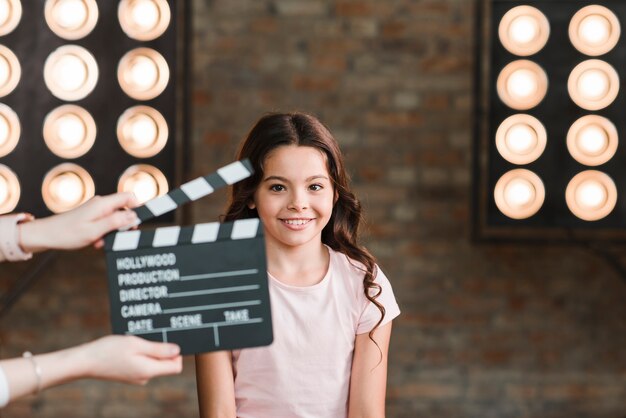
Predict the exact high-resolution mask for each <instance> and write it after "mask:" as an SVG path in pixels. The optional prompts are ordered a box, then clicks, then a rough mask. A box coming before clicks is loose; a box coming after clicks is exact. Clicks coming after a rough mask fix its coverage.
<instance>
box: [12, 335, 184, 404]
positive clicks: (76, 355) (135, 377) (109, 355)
mask: <svg viewBox="0 0 626 418" xmlns="http://www.w3.org/2000/svg"><path fill="white" fill-rule="evenodd" d="M179 352H180V349H179V347H178V346H177V345H175V344H166V343H155V342H152V341H147V340H144V339H142V338H139V337H135V336H130V335H127V336H121V335H110V336H107V337H102V338H100V339H98V340H95V341H92V342H89V343H86V344H82V345H79V346H75V347H72V348H68V349H65V350H60V351H55V352H52V353H47V354H39V355H36V356H34V357H33V358H31V359H29V358H14V359H9V360H2V361H0V367H1V368H2V370H3V372H4V374H5V376H6V383H7V385H8V392H9V401H12V400H14V399H17V398H20V397H22V396H24V395H28V394H31V393H35V392H37V390H42V389H46V388H49V387H52V386H56V385H60V384H63V383H67V382H70V381H72V380H76V379H83V378H92V379H102V380H113V381H117V382H123V383H134V384H144V383H146V382H147V381H148V380H150V379H151V378H153V377H155V376H162V375H168V374H175V373H180V371H181V370H182V367H183V363H182V357H181V356H180V354H179Z"/></svg>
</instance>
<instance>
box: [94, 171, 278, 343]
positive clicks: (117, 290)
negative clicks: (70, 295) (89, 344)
mask: <svg viewBox="0 0 626 418" xmlns="http://www.w3.org/2000/svg"><path fill="white" fill-rule="evenodd" d="M251 174H252V167H251V165H250V163H249V162H248V161H247V160H244V161H237V162H235V163H232V164H229V165H227V166H225V167H222V168H220V169H219V170H217V172H215V173H212V174H210V175H208V176H204V177H200V178H197V179H195V180H193V181H190V182H188V183H185V184H183V185H182V186H181V187H180V188H179V189H176V190H173V191H171V192H170V193H168V194H167V195H164V196H161V197H158V198H156V199H153V200H151V201H149V202H147V203H146V204H145V205H143V206H140V207H138V208H135V209H133V210H134V211H135V212H136V213H137V217H138V219H139V221H138V224H140V223H142V222H144V221H146V220H148V219H151V218H154V217H156V216H159V215H161V214H164V213H167V212H169V211H172V210H174V209H176V208H177V207H178V206H180V205H182V204H184V203H187V202H190V201H194V200H197V199H199V198H201V197H204V196H206V195H208V194H210V193H212V192H213V191H214V190H216V189H218V188H220V187H224V186H226V185H230V184H233V183H236V182H238V181H240V180H242V179H244V178H246V177H249V176H250V175H251ZM105 251H106V258H107V270H108V277H109V297H110V303H111V323H112V328H113V332H114V333H116V334H133V335H138V336H141V337H144V338H146V339H148V340H153V341H168V342H174V343H177V344H179V345H180V347H181V352H182V353H183V354H193V353H201V352H207V351H216V350H230V349H235V348H244V347H256V346H262V345H268V344H270V343H271V342H272V321H271V313H270V302H269V290H268V284H267V280H268V279H267V268H266V263H267V262H266V257H265V243H264V239H263V228H262V225H261V223H260V221H259V219H256V218H255V219H243V220H238V221H234V222H226V223H218V222H212V223H205V224H197V225H193V226H189V227H179V226H171V227H163V228H157V229H153V230H131V231H120V232H115V233H111V234H109V235H108V236H107V237H106V239H105Z"/></svg>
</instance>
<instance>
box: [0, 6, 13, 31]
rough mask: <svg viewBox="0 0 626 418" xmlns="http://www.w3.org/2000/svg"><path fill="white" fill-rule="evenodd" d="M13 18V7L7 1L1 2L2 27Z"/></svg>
mask: <svg viewBox="0 0 626 418" xmlns="http://www.w3.org/2000/svg"><path fill="white" fill-rule="evenodd" d="M10 17H11V6H10V5H9V2H8V1H7V0H2V1H0V26H2V25H5V24H6V23H7V21H8V20H9V18H10Z"/></svg>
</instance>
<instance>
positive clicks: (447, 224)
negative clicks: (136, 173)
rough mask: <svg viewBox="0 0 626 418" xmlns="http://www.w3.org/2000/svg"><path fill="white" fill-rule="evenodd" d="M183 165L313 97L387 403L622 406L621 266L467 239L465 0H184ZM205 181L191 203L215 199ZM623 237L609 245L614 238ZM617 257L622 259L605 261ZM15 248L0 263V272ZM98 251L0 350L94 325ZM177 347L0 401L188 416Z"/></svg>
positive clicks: (85, 255)
mask: <svg viewBox="0 0 626 418" xmlns="http://www.w3.org/2000/svg"><path fill="white" fill-rule="evenodd" d="M192 6H193V24H194V30H193V44H192V48H191V51H192V54H193V56H192V60H193V71H192V72H193V81H192V101H193V115H192V118H191V119H192V122H193V132H192V143H193V144H192V145H193V149H192V152H191V154H190V161H191V167H190V170H189V171H190V174H189V178H192V177H195V176H197V175H201V174H205V173H207V172H210V171H212V170H213V169H214V168H216V167H218V166H220V165H221V164H224V163H227V162H230V161H231V159H232V157H233V155H234V152H235V149H236V146H237V144H238V142H239V140H240V139H241V138H242V137H244V136H245V134H246V132H247V131H248V130H249V128H250V127H251V126H252V124H253V123H254V122H255V121H256V120H257V119H258V118H259V116H261V115H262V114H263V113H264V112H266V111H274V110H293V109H297V110H303V111H308V112H311V113H314V114H317V115H318V116H319V117H320V118H321V119H322V120H323V121H324V122H325V123H326V124H327V125H328V126H329V127H330V129H331V130H332V131H333V132H334V133H335V135H336V137H337V138H338V140H339V141H340V143H341V145H342V147H343V150H344V151H345V154H346V158H347V164H348V167H349V168H350V172H351V175H352V178H353V181H354V187H355V190H356V192H357V194H358V195H359V197H360V198H361V200H362V201H363V203H364V206H365V210H366V215H367V219H368V227H367V235H366V237H365V238H366V243H367V245H368V246H369V248H370V249H371V250H372V251H373V252H374V253H375V254H376V255H377V256H378V258H379V261H380V264H381V265H382V267H383V269H384V270H385V271H386V273H387V275H388V276H389V277H390V279H391V280H392V283H393V285H394V288H395V291H396V295H397V297H398V299H399V302H400V305H401V308H402V310H403V315H402V316H401V317H400V318H399V319H398V320H397V321H395V323H394V333H393V337H392V345H391V352H390V366H389V386H388V396H387V398H388V416H389V417H397V418H414V417H432V416H436V417H440V418H449V417H459V418H460V417H476V418H489V417H498V418H502V417H504V418H506V417H541V418H546V417H547V418H551V417H554V418H557V417H559V418H560V417H564V418H565V417H567V418H572V417H581V418H582V417H585V418H586V417H598V418H605V417H606V418H609V417H611V418H623V417H624V416H626V401H625V399H626V303H625V302H624V301H625V300H626V283H625V282H624V281H623V280H621V278H620V276H619V275H618V274H617V273H616V272H614V271H613V270H612V269H611V268H610V267H609V266H608V265H607V264H606V263H605V262H604V261H603V260H601V259H599V258H597V257H596V256H595V255H593V254H590V253H589V252H587V251H585V250H584V249H582V248H578V247H574V246H561V247H559V246H530V245H497V246H496V245H476V244H472V243H470V241H469V238H468V236H469V220H470V218H469V200H470V197H471V196H470V190H469V183H470V174H471V171H470V149H471V146H470V142H471V127H472V117H471V111H472V109H471V102H472V85H471V83H472V76H471V74H472V65H473V56H472V47H473V21H474V16H473V14H474V7H473V2H471V1H468V0H413V1H409V0H385V1H381V0H354V1H344V0H325V1H321V0H192ZM224 199H225V193H223V192H221V193H217V194H216V195H214V196H213V197H212V198H210V199H205V200H202V201H199V202H197V203H196V204H194V206H193V209H192V214H193V220H194V221H195V222H203V221H211V220H215V219H216V217H217V216H218V215H219V214H220V213H222V209H223V203H224ZM614 250H615V251H616V253H617V254H623V253H624V252H623V248H615V249H614ZM624 261H626V260H624ZM27 267H28V265H19V266H18V265H12V266H6V265H4V266H2V267H0V276H2V279H3V280H0V287H1V290H5V289H6V287H7V286H8V284H9V283H10V279H9V277H14V276H17V274H18V273H20V272H21V271H24V269H25V268H27ZM104 274H105V273H104V265H103V257H102V255H101V254H99V253H97V252H95V251H93V250H85V251H82V252H78V253H71V254H62V255H61V256H60V257H58V258H57V259H56V260H55V261H54V262H53V263H52V264H51V265H50V267H49V268H48V269H47V271H46V272H45V274H43V275H42V276H41V277H40V278H39V279H38V282H37V283H36V285H35V286H34V287H33V288H32V289H31V290H30V291H29V292H28V293H27V294H26V295H25V297H24V298H22V299H21V300H20V301H19V303H18V304H17V305H16V306H15V307H14V309H13V310H12V311H11V313H10V314H9V315H8V316H6V317H5V318H3V319H2V330H1V333H0V338H1V340H0V344H1V346H2V350H1V352H0V354H1V355H2V357H7V356H14V355H19V354H20V353H21V352H22V351H23V350H25V349H30V350H32V351H35V352H41V351H47V350H52V349H56V348H61V347H65V346H68V345H70V344H75V343H79V342H82V341H86V340H88V339H90V338H95V337H96V336H99V335H103V334H105V333H106V332H108V323H107V321H108V305H107V299H106V283H105V275H104ZM196 402H197V400H196V394H195V380H194V372H193V362H192V361H190V359H187V360H186V362H185V371H184V373H183V374H182V375H181V376H176V377H172V378H165V379H157V380H155V381H153V382H151V383H150V384H148V385H147V386H145V387H130V386H123V385H119V384H111V383H102V382H81V383H74V384H69V385H66V386H63V387H60V388H56V389H53V390H49V391H47V392H45V393H44V394H42V395H40V396H39V397H37V398H28V399H26V400H24V401H22V402H18V403H16V404H15V405H13V406H11V407H9V408H8V409H6V410H5V411H3V413H2V415H3V416H4V415H6V416H10V417H30V416H36V417H84V416H92V417H127V416H143V417H150V416H154V417H156V416H196V415H197V407H196Z"/></svg>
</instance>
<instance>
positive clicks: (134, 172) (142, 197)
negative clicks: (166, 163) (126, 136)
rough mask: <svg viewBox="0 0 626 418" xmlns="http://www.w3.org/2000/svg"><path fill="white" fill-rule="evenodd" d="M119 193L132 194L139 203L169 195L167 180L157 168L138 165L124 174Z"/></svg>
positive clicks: (119, 183)
mask: <svg viewBox="0 0 626 418" xmlns="http://www.w3.org/2000/svg"><path fill="white" fill-rule="evenodd" d="M117 190H118V191H119V192H132V193H134V194H135V196H136V197H137V200H138V201H139V203H145V202H147V201H148V200H152V199H154V198H155V197H157V196H160V195H162V194H165V193H167V190H168V185H167V179H166V178H165V176H164V175H163V173H162V172H161V171H160V170H158V169H157V168H155V167H153V166H151V165H147V164H138V165H134V166H131V167H129V168H127V169H126V171H124V173H122V176H121V177H120V180H119V182H118V185H117Z"/></svg>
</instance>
